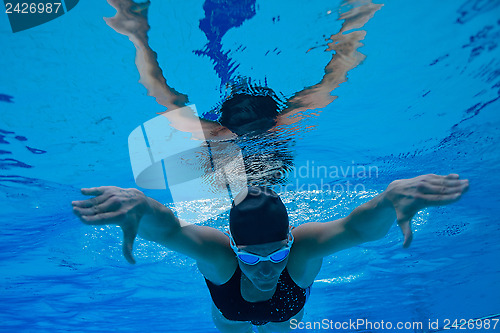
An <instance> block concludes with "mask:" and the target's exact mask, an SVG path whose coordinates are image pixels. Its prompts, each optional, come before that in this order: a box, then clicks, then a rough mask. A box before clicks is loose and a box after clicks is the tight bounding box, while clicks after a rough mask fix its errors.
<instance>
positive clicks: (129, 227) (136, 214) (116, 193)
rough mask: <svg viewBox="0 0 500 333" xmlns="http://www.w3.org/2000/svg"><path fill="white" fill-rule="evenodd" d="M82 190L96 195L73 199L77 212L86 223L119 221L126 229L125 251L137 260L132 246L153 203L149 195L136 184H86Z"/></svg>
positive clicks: (114, 222) (131, 258)
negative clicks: (141, 222) (90, 186)
mask: <svg viewBox="0 0 500 333" xmlns="http://www.w3.org/2000/svg"><path fill="white" fill-rule="evenodd" d="M81 191H82V194H84V195H91V196H95V197H93V198H90V199H88V200H82V201H73V202H71V204H72V206H73V213H75V215H76V216H78V217H79V218H80V220H81V221H82V222H83V223H85V224H90V225H104V224H111V225H118V226H120V227H121V228H122V231H123V248H122V249H123V255H124V256H125V259H127V261H128V262H129V263H131V264H135V260H134V257H133V256H132V248H133V244H134V240H135V237H136V236H137V230H138V228H139V222H140V221H141V218H142V216H143V215H144V214H146V213H147V212H148V211H149V210H150V209H151V207H150V206H149V202H148V198H147V197H146V196H145V195H144V193H142V192H141V191H139V190H137V189H135V188H129V189H124V188H119V187H116V186H101V187H93V188H82V190H81Z"/></svg>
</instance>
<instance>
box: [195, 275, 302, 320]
mask: <svg viewBox="0 0 500 333" xmlns="http://www.w3.org/2000/svg"><path fill="white" fill-rule="evenodd" d="M205 282H206V283H207V286H208V289H209V290H210V295H211V296H212V300H213V301H214V304H215V306H216V307H217V308H218V309H219V311H220V312H221V313H222V315H223V316H224V317H225V318H226V319H229V320H236V321H251V322H252V324H254V325H264V324H266V323H268V322H270V321H273V322H283V321H287V320H289V319H290V318H291V317H293V316H294V315H296V314H297V313H299V311H300V310H302V308H303V307H304V304H305V303H306V300H307V297H308V296H309V290H310V288H311V286H309V287H308V288H306V289H302V288H300V287H299V286H298V285H297V284H295V282H293V280H292V278H291V277H290V275H289V274H288V270H287V269H286V268H285V269H284V270H283V272H282V273H281V275H280V278H279V280H278V285H277V287H276V291H275V292H274V295H273V297H272V298H271V299H269V300H267V301H262V302H248V301H246V300H244V299H243V297H242V296H241V269H240V267H239V266H237V267H236V271H235V272H234V274H233V276H232V277H231V279H230V280H229V281H227V282H226V283H224V284H223V285H220V286H218V285H216V284H213V283H212V282H210V281H208V280H207V279H205Z"/></svg>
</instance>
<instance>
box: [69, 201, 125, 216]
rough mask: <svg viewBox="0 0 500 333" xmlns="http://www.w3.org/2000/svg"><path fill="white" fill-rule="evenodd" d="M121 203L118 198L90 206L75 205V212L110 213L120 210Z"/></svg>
mask: <svg viewBox="0 0 500 333" xmlns="http://www.w3.org/2000/svg"><path fill="white" fill-rule="evenodd" d="M120 207H121V204H120V202H119V201H117V200H112V199H111V200H106V201H105V202H103V203H101V204H98V205H90V206H84V207H82V206H73V212H74V213H75V214H77V215H79V216H92V215H97V214H102V213H110V212H114V211H118V210H119V209H120Z"/></svg>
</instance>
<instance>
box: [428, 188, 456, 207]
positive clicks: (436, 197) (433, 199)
mask: <svg viewBox="0 0 500 333" xmlns="http://www.w3.org/2000/svg"><path fill="white" fill-rule="evenodd" d="M463 193H464V192H463V191H462V192H458V193H452V194H426V195H424V196H423V198H424V199H425V200H426V201H427V204H428V205H430V206H443V205H448V204H451V203H453V202H456V201H458V200H460V198H461V197H462V195H463Z"/></svg>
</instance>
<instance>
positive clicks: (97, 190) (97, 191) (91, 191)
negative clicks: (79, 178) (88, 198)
mask: <svg viewBox="0 0 500 333" xmlns="http://www.w3.org/2000/svg"><path fill="white" fill-rule="evenodd" d="M109 188H111V186H100V187H91V188H82V190H81V191H82V194H84V195H96V196H97V195H101V194H103V193H104V191H106V190H107V189H109Z"/></svg>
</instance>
